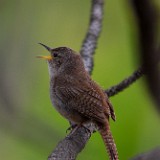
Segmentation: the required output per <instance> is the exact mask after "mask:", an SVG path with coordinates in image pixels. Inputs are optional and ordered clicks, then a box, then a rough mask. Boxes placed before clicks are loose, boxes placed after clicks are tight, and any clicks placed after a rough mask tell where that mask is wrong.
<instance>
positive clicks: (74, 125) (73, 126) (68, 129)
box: [66, 124, 77, 133]
mask: <svg viewBox="0 0 160 160" xmlns="http://www.w3.org/2000/svg"><path fill="white" fill-rule="evenodd" d="M76 127H77V124H71V125H70V127H68V128H67V130H66V133H67V132H68V131H71V132H72V131H73V130H74V129H75V128H76Z"/></svg>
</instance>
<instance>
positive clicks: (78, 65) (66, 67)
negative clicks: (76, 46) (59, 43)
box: [37, 43, 84, 77]
mask: <svg viewBox="0 0 160 160" xmlns="http://www.w3.org/2000/svg"><path fill="white" fill-rule="evenodd" d="M39 44H41V45H42V46H43V47H45V48H46V49H47V50H48V51H49V52H50V55H49V56H37V57H38V58H43V59H46V60H47V62H48V68H49V73H50V76H51V77H52V76H54V75H57V74H58V73H64V74H70V73H71V74H73V73H76V72H77V70H78V69H79V70H83V69H84V64H83V61H82V59H81V56H80V55H78V54H76V52H75V51H73V50H72V49H70V48H68V47H58V48H53V49H51V48H49V47H48V46H46V45H44V44H42V43H39Z"/></svg>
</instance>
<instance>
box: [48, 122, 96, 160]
mask: <svg viewBox="0 0 160 160" xmlns="http://www.w3.org/2000/svg"><path fill="white" fill-rule="evenodd" d="M95 129H96V126H95V125H94V124H93V123H89V124H86V125H85V127H79V128H78V129H77V130H76V131H75V132H73V133H72V132H70V133H69V135H67V136H66V137H65V138H64V139H63V140H62V141H60V142H59V143H58V145H57V146H56V148H55V149H54V150H53V152H52V153H51V155H50V156H49V157H48V160H75V159H76V157H77V155H78V153H79V152H81V151H82V149H83V148H84V147H85V144H86V143H87V141H88V140H89V138H90V136H91V134H92V133H93V132H94V131H95Z"/></svg>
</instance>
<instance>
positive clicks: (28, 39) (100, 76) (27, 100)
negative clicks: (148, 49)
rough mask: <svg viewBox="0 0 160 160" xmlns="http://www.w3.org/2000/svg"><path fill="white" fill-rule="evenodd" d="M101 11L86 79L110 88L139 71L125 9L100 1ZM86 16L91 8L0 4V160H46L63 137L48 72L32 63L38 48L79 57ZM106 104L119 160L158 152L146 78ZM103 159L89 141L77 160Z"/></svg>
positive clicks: (96, 141) (78, 1)
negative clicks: (100, 25) (113, 116)
mask: <svg viewBox="0 0 160 160" xmlns="http://www.w3.org/2000/svg"><path fill="white" fill-rule="evenodd" d="M158 3H159V2H158V0H157V4H158ZM159 4H160V3H159ZM104 9H105V13H104V22H103V30H102V33H101V37H100V39H99V43H98V48H97V50H96V55H95V66H94V71H93V75H92V77H93V79H94V80H95V81H96V82H98V83H99V84H100V85H101V86H102V87H103V88H108V87H110V86H112V85H114V84H117V83H118V82H120V81H121V80H122V79H123V78H125V77H127V76H128V75H130V74H131V73H132V72H133V71H134V70H135V69H137V68H138V66H139V58H138V57H139V56H138V53H137V51H138V50H137V49H135V48H136V46H137V41H136V31H137V30H136V25H135V23H134V20H135V19H134V17H133V13H132V10H131V8H130V5H129V4H128V3H127V1H125V0H121V1H116V0H108V1H107V0H106V5H105V8H104ZM89 13H90V0H83V1H82V0H68V1H66V0H34V1H32V0H27V1H26V0H12V1H9V0H0V24H1V25H0V55H1V58H0V159H3V160H9V159H12V160H19V159H25V160H28V159H29V160H44V159H46V158H47V157H48V155H49V154H50V153H51V151H52V150H53V149H54V147H55V146H56V144H57V143H58V141H59V140H61V139H62V138H63V137H64V136H65V135H66V133H65V131H66V129H67V128H68V126H69V124H68V122H67V121H66V120H65V119H64V118H62V117H61V116H60V115H59V114H58V113H57V112H56V111H55V110H54V109H53V107H52V105H51V102H50V99H49V76H48V68H47V64H46V63H45V61H42V60H39V59H36V58H35V57H36V56H37V55H45V54H46V55H47V54H48V53H47V51H45V50H44V49H43V48H42V47H41V46H39V45H38V44H37V43H38V42H42V43H44V44H46V45H48V46H51V47H58V46H68V47H71V48H73V49H74V50H76V51H79V50H80V46H81V43H82V40H83V39H84V36H85V32H86V30H87V25H88V22H89ZM111 102H112V103H113V106H114V108H115V112H116V116H117V121H116V122H115V123H114V122H112V121H111V130H112V133H113V136H114V138H115V141H116V144H117V148H118V151H119V156H120V159H122V160H126V159H129V158H130V157H133V156H134V155H136V154H138V153H141V152H145V151H148V150H150V149H152V148H155V147H156V146H159V145H160V125H159V124H160V118H159V115H158V113H157V112H156V110H155V108H154V103H153V102H152V100H151V98H150V95H149V94H148V90H147V89H146V86H145V81H144V78H141V79H140V80H138V81H137V82H136V83H135V84H133V85H132V86H131V87H129V88H128V89H126V90H125V91H123V92H121V93H119V94H118V95H116V96H114V97H112V98H111ZM106 157H107V155H106V151H105V147H104V144H103V142H102V139H101V137H100V135H99V134H98V133H95V134H93V135H92V137H91V139H90V141H89V143H88V144H87V145H86V147H85V149H84V150H83V152H82V153H81V154H79V156H78V160H80V159H81V160H82V159H83V160H97V159H106Z"/></svg>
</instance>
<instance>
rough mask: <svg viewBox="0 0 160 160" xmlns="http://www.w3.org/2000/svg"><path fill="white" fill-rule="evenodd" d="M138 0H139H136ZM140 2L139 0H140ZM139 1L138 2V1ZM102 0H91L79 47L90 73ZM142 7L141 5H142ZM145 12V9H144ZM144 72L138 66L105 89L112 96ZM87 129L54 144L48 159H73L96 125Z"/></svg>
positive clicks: (79, 129) (100, 19) (99, 26)
mask: <svg viewBox="0 0 160 160" xmlns="http://www.w3.org/2000/svg"><path fill="white" fill-rule="evenodd" d="M138 1H139V0H138ZM144 1H147V0H144ZM140 2H141V1H140ZM140 2H139V3H140ZM103 3H104V2H103V0H92V10H91V18H90V24H89V29H88V33H87V35H86V38H85V40H84V42H83V45H82V48H81V51H80V53H81V55H82V58H83V60H84V64H85V67H86V70H87V71H88V72H89V73H90V74H91V72H92V68H93V54H94V51H95V48H96V45H97V40H98V37H99V33H100V30H101V23H102V13H103V12H102V11H103ZM142 8H143V7H142ZM145 12H146V11H145ZM143 74H144V69H142V68H139V69H138V70H137V71H135V72H134V73H133V74H132V75H131V76H129V77H128V78H126V79H124V80H123V81H122V82H120V83H119V84H118V85H115V86H113V87H111V88H110V89H107V90H106V93H107V94H108V96H113V95H115V94H117V93H118V92H120V91H122V90H124V89H125V88H127V87H128V86H129V85H131V84H132V83H133V82H135V81H136V80H137V79H138V78H140V77H141V76H142V75H143ZM89 126H90V127H88V126H86V127H87V128H89V130H90V131H88V129H86V128H84V127H81V128H78V129H77V130H76V131H75V132H74V133H70V134H69V135H68V136H67V137H65V138H64V139H63V140H62V141H60V142H59V144H58V145H57V146H56V148H55V149H54V151H53V152H52V154H51V155H50V156H49V158H48V160H60V159H61V160H75V159H76V157H77V154H78V153H79V152H80V151H81V150H82V149H83V148H84V146H85V144H86V143H87V141H88V139H89V138H90V136H91V134H92V133H93V132H94V130H96V126H94V125H92V124H91V123H90V124H89Z"/></svg>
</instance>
